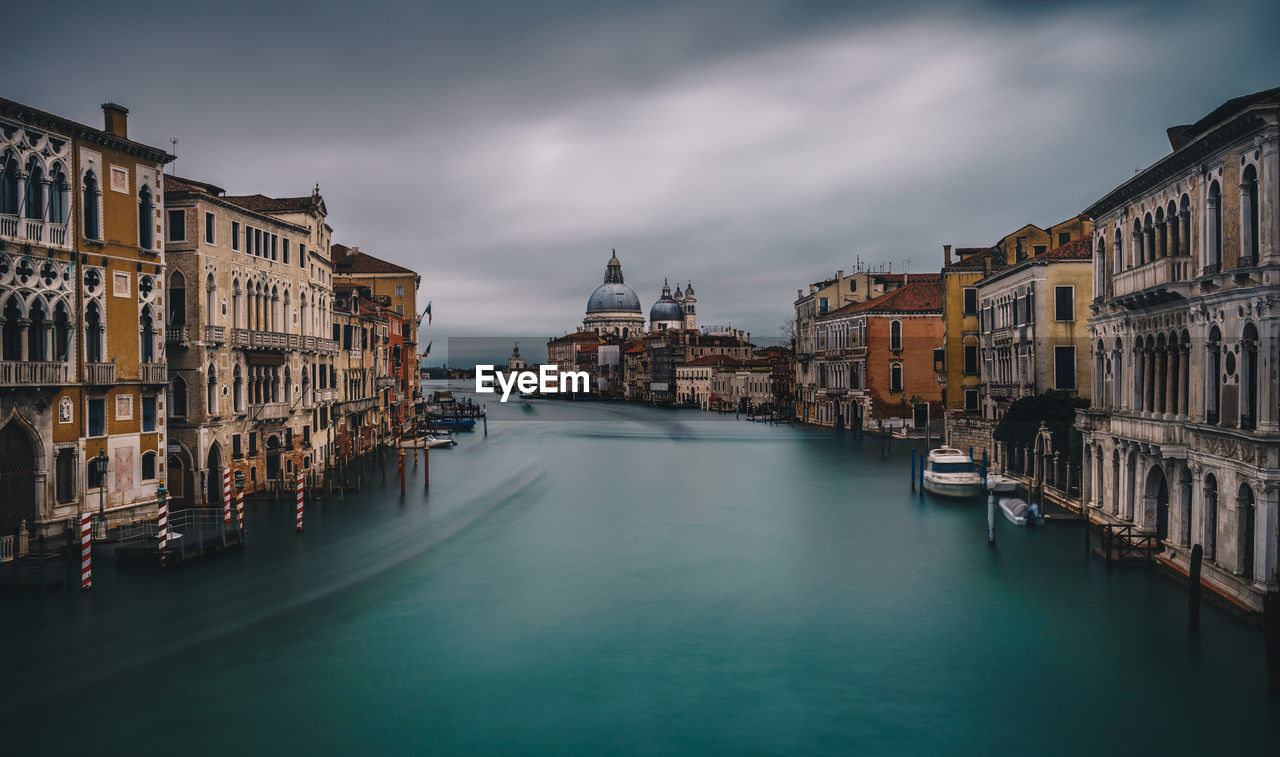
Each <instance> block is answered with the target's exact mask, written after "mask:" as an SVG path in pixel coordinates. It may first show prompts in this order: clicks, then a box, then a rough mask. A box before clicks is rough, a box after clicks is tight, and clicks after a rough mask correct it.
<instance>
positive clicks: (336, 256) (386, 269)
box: [329, 244, 417, 276]
mask: <svg viewBox="0 0 1280 757" xmlns="http://www.w3.org/2000/svg"><path fill="white" fill-rule="evenodd" d="M329 254H330V256H331V257H332V258H333V265H334V268H335V269H337V270H335V271H334V273H335V274H336V275H338V276H341V275H343V274H347V273H403V274H406V275H409V276H416V275H417V272H416V271H411V270H409V269H408V268H405V267H404V266H401V265H396V264H395V263H392V262H390V261H387V260H383V259H382V258H378V257H374V256H373V255H370V254H369V253H367V252H362V251H361V250H360V248H359V247H348V246H346V245H345V244H333V245H330V246H329Z"/></svg>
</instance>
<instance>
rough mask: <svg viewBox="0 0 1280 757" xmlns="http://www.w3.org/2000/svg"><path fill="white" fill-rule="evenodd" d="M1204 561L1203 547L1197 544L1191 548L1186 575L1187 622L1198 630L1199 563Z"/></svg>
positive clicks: (1193, 628) (1193, 629)
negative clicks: (1189, 566)
mask: <svg viewBox="0 0 1280 757" xmlns="http://www.w3.org/2000/svg"><path fill="white" fill-rule="evenodd" d="M1202 562H1204V548H1203V547H1201V546H1200V545H1199V544H1197V545H1195V546H1194V547H1192V548H1191V570H1190V571H1189V575H1188V576H1187V622H1188V624H1189V625H1190V626H1191V630H1192V631H1199V630H1200V563H1202Z"/></svg>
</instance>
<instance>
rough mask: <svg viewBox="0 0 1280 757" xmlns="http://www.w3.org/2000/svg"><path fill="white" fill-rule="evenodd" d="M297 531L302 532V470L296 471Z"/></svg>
mask: <svg viewBox="0 0 1280 757" xmlns="http://www.w3.org/2000/svg"><path fill="white" fill-rule="evenodd" d="M298 533H302V471H298Z"/></svg>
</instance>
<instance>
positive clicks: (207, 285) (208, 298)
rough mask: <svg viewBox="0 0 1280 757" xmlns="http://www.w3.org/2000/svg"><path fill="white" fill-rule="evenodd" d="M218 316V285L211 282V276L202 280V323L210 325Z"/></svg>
mask: <svg viewBox="0 0 1280 757" xmlns="http://www.w3.org/2000/svg"><path fill="white" fill-rule="evenodd" d="M217 315H218V285H217V284H216V283H214V281H213V274H212V273H211V274H209V275H208V276H206V277H205V280H204V322H205V323H206V324H212V323H214V322H215V321H217Z"/></svg>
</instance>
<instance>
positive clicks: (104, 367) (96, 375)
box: [84, 363, 116, 386]
mask: <svg viewBox="0 0 1280 757" xmlns="http://www.w3.org/2000/svg"><path fill="white" fill-rule="evenodd" d="M84 380H85V382H86V383H88V384H92V385H94V386H104V385H108V384H114V383H116V364H115V363H85V364H84Z"/></svg>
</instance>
